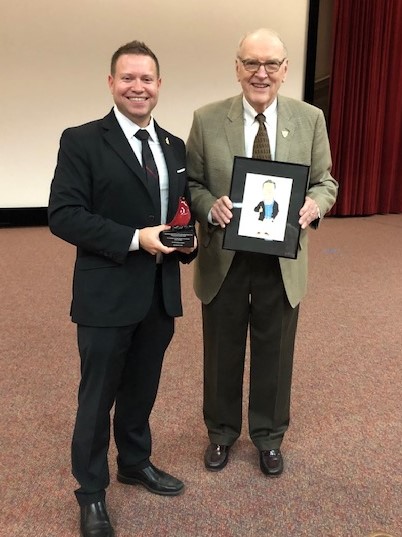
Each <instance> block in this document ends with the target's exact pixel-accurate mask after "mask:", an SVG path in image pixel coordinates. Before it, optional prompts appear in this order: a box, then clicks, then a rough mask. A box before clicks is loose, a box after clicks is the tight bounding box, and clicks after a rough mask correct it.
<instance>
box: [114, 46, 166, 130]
mask: <svg viewBox="0 0 402 537" xmlns="http://www.w3.org/2000/svg"><path fill="white" fill-rule="evenodd" d="M108 84H109V88H110V91H111V93H112V95H113V100H114V102H115V104H116V106H117V108H118V109H119V110H120V112H121V113H122V114H124V115H125V116H126V117H128V118H129V119H131V121H133V122H134V123H136V124H137V125H138V126H139V127H146V126H147V125H148V124H149V120H150V117H151V112H152V110H153V109H154V108H155V106H156V104H157V102H158V97H159V88H160V85H161V79H160V78H159V76H158V73H157V67H156V64H155V61H154V60H153V59H152V58H151V57H150V56H144V55H140V54H123V55H122V56H120V57H119V58H118V60H117V62H116V66H115V69H114V73H112V74H110V75H109V77H108Z"/></svg>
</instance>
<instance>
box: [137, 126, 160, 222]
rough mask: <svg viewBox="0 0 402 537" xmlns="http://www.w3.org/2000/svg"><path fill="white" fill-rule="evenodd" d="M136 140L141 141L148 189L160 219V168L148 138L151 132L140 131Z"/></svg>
mask: <svg viewBox="0 0 402 537" xmlns="http://www.w3.org/2000/svg"><path fill="white" fill-rule="evenodd" d="M135 136H136V138H138V139H139V140H141V145H142V166H143V168H144V170H145V174H146V176H147V183H148V188H149V190H150V192H151V195H152V198H153V200H154V203H155V205H156V207H157V209H158V211H159V213H158V214H159V219H160V208H161V193H160V188H159V174H158V168H157V167H156V163H155V159H154V156H153V154H152V151H151V148H150V147H149V143H148V138H149V132H148V131H147V130H145V129H139V130H138V131H137V132H136V133H135Z"/></svg>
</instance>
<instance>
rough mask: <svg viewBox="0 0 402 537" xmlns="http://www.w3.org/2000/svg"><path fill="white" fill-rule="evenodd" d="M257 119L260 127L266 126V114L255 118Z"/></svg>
mask: <svg viewBox="0 0 402 537" xmlns="http://www.w3.org/2000/svg"><path fill="white" fill-rule="evenodd" d="M255 119H256V120H257V121H258V123H259V124H260V125H264V123H265V116H264V114H257V115H256V116H255Z"/></svg>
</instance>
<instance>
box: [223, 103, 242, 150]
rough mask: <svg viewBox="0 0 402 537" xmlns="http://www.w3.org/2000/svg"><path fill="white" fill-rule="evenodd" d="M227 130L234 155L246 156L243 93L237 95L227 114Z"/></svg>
mask: <svg viewBox="0 0 402 537" xmlns="http://www.w3.org/2000/svg"><path fill="white" fill-rule="evenodd" d="M227 119H228V120H227V121H226V122H225V132H226V137H227V141H228V144H229V147H230V150H231V152H232V154H233V155H238V156H241V157H242V156H243V157H244V156H246V154H245V143H244V117H243V100H242V95H239V96H238V97H236V98H235V99H234V100H233V102H232V105H231V107H230V110H229V112H228V115H227Z"/></svg>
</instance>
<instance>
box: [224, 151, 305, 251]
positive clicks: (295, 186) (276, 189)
mask: <svg viewBox="0 0 402 537" xmlns="http://www.w3.org/2000/svg"><path fill="white" fill-rule="evenodd" d="M309 172H310V168H309V166H304V165H302V164H293V163H289V162H277V161H271V160H259V159H252V158H246V157H235V159H234V163H233V174H232V185H231V189H230V196H229V197H230V199H231V201H232V203H233V210H232V212H233V218H232V220H231V222H230V224H228V225H227V226H226V228H225V235H224V239H223V248H225V249H226V250H243V251H247V252H259V253H265V254H271V255H277V256H279V257H288V258H291V259H296V257H297V251H298V245H299V237H300V225H299V218H300V216H299V211H300V209H301V207H302V206H303V205H304V200H305V196H306V190H307V185H308V179H309Z"/></svg>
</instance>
